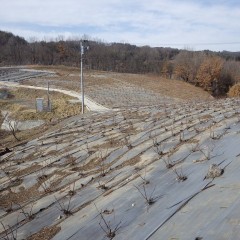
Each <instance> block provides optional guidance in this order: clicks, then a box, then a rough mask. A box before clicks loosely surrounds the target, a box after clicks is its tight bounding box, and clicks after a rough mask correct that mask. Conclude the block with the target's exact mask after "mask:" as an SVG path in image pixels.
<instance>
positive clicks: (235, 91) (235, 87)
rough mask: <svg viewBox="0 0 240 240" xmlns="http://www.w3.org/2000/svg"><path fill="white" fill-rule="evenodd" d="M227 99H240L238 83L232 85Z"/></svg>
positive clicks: (239, 85) (239, 84)
mask: <svg viewBox="0 0 240 240" xmlns="http://www.w3.org/2000/svg"><path fill="white" fill-rule="evenodd" d="M228 96H229V97H240V83H237V84H235V85H233V86H232V87H231V88H230V89H229V92H228Z"/></svg>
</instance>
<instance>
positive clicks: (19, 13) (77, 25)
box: [0, 0, 240, 51]
mask: <svg viewBox="0 0 240 240" xmlns="http://www.w3.org/2000/svg"><path fill="white" fill-rule="evenodd" d="M0 6H1V8H0V30H2V31H8V32H12V33H14V34H16V35H19V36H21V37H24V38H25V39H26V40H28V41H32V40H33V39H37V40H47V41H49V40H53V39H54V40H56V39H65V40H66V39H75V38H81V37H83V36H88V38H91V39H98V40H102V41H105V42H121V43H130V44H135V45H138V46H142V45H149V46H152V47H173V48H179V49H191V50H204V49H209V50H213V51H222V50H227V51H240V1H239V0H198V1H197V0H0Z"/></svg>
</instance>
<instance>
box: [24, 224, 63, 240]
mask: <svg viewBox="0 0 240 240" xmlns="http://www.w3.org/2000/svg"><path fill="white" fill-rule="evenodd" d="M60 230H61V227H60V226H51V227H44V228H42V229H41V230H40V231H39V232H37V233H35V234H33V235H31V236H30V237H28V238H27V240H50V239H52V238H53V237H54V236H55V235H56V234H57V233H58V232H59V231H60Z"/></svg>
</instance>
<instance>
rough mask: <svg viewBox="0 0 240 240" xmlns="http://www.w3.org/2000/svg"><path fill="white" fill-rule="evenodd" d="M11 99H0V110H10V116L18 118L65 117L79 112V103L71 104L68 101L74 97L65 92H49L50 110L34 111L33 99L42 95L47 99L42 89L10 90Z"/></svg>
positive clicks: (49, 119) (42, 118) (47, 119)
mask: <svg viewBox="0 0 240 240" xmlns="http://www.w3.org/2000/svg"><path fill="white" fill-rule="evenodd" d="M10 93H11V95H12V96H13V98H12V99H8V100H0V108H1V110H7V111H10V112H12V115H11V116H12V118H14V119H18V120H39V119H41V120H46V121H51V120H52V119H59V118H66V117H70V116H74V115H77V114H80V113H81V106H80V104H71V103H69V102H68V100H70V99H74V98H73V97H70V96H68V95H65V94H61V93H57V92H51V93H50V101H51V102H52V112H38V113H37V112H36V110H35V99H36V98H39V97H44V98H45V100H46V99H47V93H46V91H44V90H36V89H25V88H18V89H12V90H11V91H10Z"/></svg>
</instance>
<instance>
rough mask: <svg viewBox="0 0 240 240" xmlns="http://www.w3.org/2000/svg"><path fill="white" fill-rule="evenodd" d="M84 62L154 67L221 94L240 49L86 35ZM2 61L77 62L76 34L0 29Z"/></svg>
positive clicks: (232, 78)
mask: <svg viewBox="0 0 240 240" xmlns="http://www.w3.org/2000/svg"><path fill="white" fill-rule="evenodd" d="M87 44H88V46H89V51H87V52H86V54H85V55H84V66H86V67H87V68H89V69H93V70H104V71H113V72H126V73H154V74H159V75H162V76H164V77H167V78H176V79H181V80H183V81H186V82H189V83H191V84H194V85H196V86H200V87H202V88H203V89H204V90H206V91H209V92H210V93H211V94H213V95H215V96H219V95H224V94H226V92H227V91H228V89H229V87H230V86H232V85H233V84H235V83H237V82H239V81H240V78H239V76H240V72H239V71H240V70H239V69H240V67H239V66H240V65H239V63H240V52H236V53H231V52H226V51H223V52H211V51H198V52H196V51H190V50H179V49H173V48H163V47H155V48H153V47H149V46H142V47H138V46H135V45H131V44H125V43H105V42H103V41H96V40H95V41H94V40H91V39H89V41H88V42H87ZM0 53H1V54H0V66H8V65H25V64H42V65H66V66H75V67H79V66H80V42H79V40H66V41H64V40H63V39H56V41H49V42H47V41H37V40H35V39H34V38H33V39H31V41H30V42H27V41H26V40H25V39H23V38H21V37H19V36H15V35H13V34H12V33H8V32H3V31H0Z"/></svg>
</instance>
